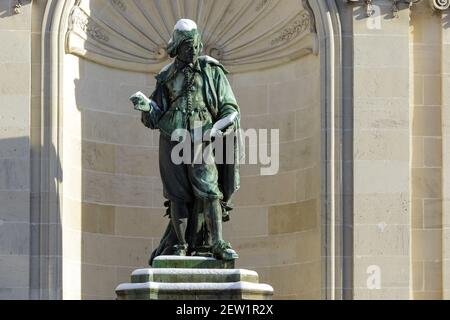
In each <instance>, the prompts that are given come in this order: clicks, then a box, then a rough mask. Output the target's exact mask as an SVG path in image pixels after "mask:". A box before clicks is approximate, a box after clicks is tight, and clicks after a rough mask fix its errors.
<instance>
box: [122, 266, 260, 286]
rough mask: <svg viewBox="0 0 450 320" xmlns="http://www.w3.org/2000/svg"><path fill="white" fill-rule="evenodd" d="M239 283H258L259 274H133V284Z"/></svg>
mask: <svg viewBox="0 0 450 320" xmlns="http://www.w3.org/2000/svg"><path fill="white" fill-rule="evenodd" d="M150 281H152V282H167V283H169V282H175V283H179V282H238V281H246V282H252V283H258V274H257V273H256V272H255V271H251V270H246V269H183V268H177V269H174V268H162V269H151V268H148V269H138V270H135V271H133V273H132V274H131V282H132V283H142V282H150Z"/></svg>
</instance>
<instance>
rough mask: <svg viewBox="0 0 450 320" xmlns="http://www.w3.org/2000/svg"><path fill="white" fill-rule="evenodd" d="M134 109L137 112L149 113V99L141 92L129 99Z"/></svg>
mask: <svg viewBox="0 0 450 320" xmlns="http://www.w3.org/2000/svg"><path fill="white" fill-rule="evenodd" d="M130 101H131V103H133V106H134V109H135V110H139V111H150V108H151V107H150V99H148V98H147V97H146V96H145V95H144V94H143V93H142V92H140V91H139V92H136V93H135V94H133V95H132V96H131V97H130Z"/></svg>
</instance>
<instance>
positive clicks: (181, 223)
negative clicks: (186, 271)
mask: <svg viewBox="0 0 450 320" xmlns="http://www.w3.org/2000/svg"><path fill="white" fill-rule="evenodd" d="M170 206H171V207H170V219H171V221H172V226H173V229H174V230H175V234H176V235H177V238H178V244H177V245H176V246H175V250H174V254H175V255H182V256H184V255H186V251H187V242H186V229H187V223H188V217H189V209H188V206H187V204H186V203H184V202H171V204H170Z"/></svg>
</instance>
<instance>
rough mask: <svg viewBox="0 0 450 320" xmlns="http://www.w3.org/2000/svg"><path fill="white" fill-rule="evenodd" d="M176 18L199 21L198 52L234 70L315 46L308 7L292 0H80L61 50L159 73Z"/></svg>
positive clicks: (263, 65) (265, 64)
mask: <svg viewBox="0 0 450 320" xmlns="http://www.w3.org/2000/svg"><path fill="white" fill-rule="evenodd" d="M179 18H189V19H192V20H194V21H196V22H197V24H198V26H199V30H200V31H201V33H202V40H203V43H204V54H207V55H210V56H212V57H214V58H217V59H219V60H220V61H221V62H222V63H223V64H224V65H225V66H226V67H227V68H229V69H230V70H231V71H234V72H241V71H247V70H252V69H261V68H266V67H271V66H274V65H277V64H282V63H285V62H288V61H290V60H293V59H296V58H299V57H301V56H304V55H307V54H310V53H317V51H318V45H317V35H316V30H315V22H314V18H313V14H312V13H311V11H310V10H309V9H308V6H307V5H305V4H304V3H303V2H301V1H298V0H258V1H255V0H224V1H201V0H190V1H186V0H170V1H156V0H145V1H144V0H130V1H123V0H108V1H92V0H91V1H89V0H79V1H77V2H76V3H75V6H74V7H73V8H72V10H71V13H70V17H69V25H68V30H67V37H66V51H67V52H68V53H73V54H75V55H78V56H80V57H84V58H86V59H89V60H93V61H95V62H98V63H101V64H105V65H109V66H112V67H116V68H121V69H126V70H134V71H142V72H158V71H159V70H160V69H161V68H162V67H163V66H164V65H166V64H167V63H169V62H170V61H169V57H168V56H167V54H166V52H165V47H166V45H167V42H168V41H169V39H170V37H171V33H172V30H173V26H174V25H175V23H176V21H177V20H178V19H179Z"/></svg>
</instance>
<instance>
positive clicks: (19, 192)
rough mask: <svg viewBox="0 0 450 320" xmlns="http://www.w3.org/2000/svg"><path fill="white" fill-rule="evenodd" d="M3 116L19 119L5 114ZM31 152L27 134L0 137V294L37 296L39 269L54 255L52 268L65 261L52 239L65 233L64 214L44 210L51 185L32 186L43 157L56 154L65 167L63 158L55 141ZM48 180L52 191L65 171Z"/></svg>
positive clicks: (40, 279) (2, 296)
mask: <svg viewBox="0 0 450 320" xmlns="http://www.w3.org/2000/svg"><path fill="white" fill-rule="evenodd" d="M11 107H12V106H11ZM3 120H6V121H14V118H9V119H8V115H5V114H4V115H3ZM23 129H26V128H23ZM25 131H27V130H25ZM44 150H45V151H44ZM40 152H43V153H42V154H40ZM31 156H32V158H31V161H30V139H29V138H28V137H17V138H8V139H0V190H1V191H0V203H1V206H0V266H1V270H2V274H3V276H0V299H30V298H31V299H34V298H36V295H35V293H36V292H39V290H40V288H43V287H44V286H45V285H46V278H43V277H42V276H43V274H41V273H40V270H41V269H40V268H43V269H44V270H45V269H46V267H45V265H46V264H47V263H51V262H50V260H51V261H52V263H54V265H53V267H52V268H53V269H56V268H58V266H59V263H60V257H61V252H60V247H59V246H58V245H56V246H55V247H50V244H49V241H48V240H49V235H50V232H52V233H56V234H60V232H61V225H60V223H59V217H58V216H55V217H54V218H55V219H56V220H57V221H54V220H50V217H49V212H48V210H45V209H44V210H43V208H45V204H46V203H45V200H46V199H48V197H46V194H47V192H46V190H41V189H34V188H33V186H35V185H37V186H40V183H35V182H34V180H33V178H35V179H38V180H39V179H40V177H41V176H40V172H37V171H36V170H38V171H40V169H41V160H42V161H46V159H49V158H53V159H56V160H57V168H56V169H57V171H58V172H61V165H60V161H59V157H58V156H57V155H56V152H55V148H54V146H53V145H51V146H48V148H46V147H44V148H42V149H41V147H40V146H31ZM30 166H31V168H30ZM30 169H31V170H30ZM30 175H31V177H30ZM48 181H49V183H50V185H49V186H48V187H49V190H55V189H56V184H57V183H59V182H61V181H62V176H60V177H58V176H54V177H52V178H51V179H48ZM55 285H56V284H55ZM52 289H53V288H52ZM55 289H56V288H55Z"/></svg>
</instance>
